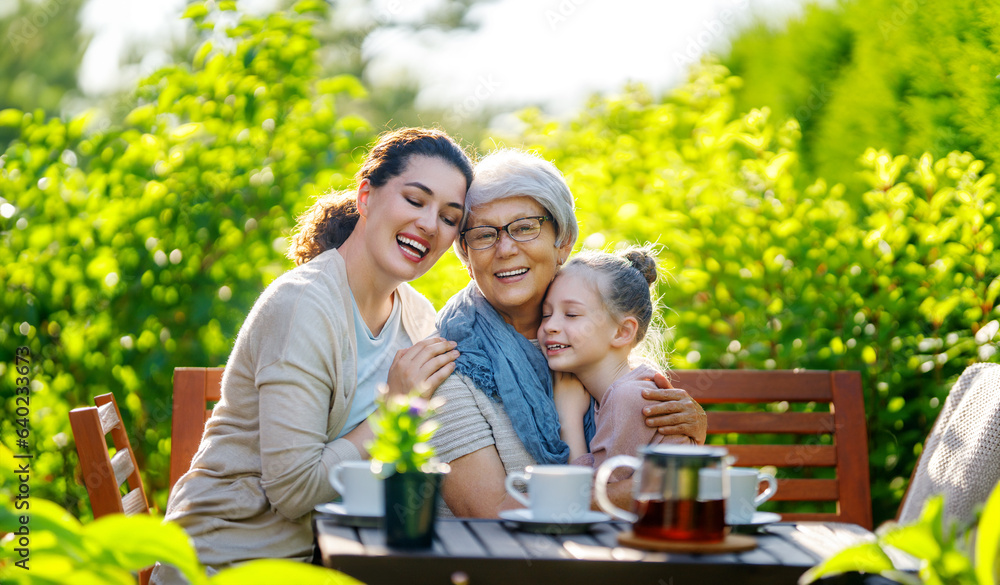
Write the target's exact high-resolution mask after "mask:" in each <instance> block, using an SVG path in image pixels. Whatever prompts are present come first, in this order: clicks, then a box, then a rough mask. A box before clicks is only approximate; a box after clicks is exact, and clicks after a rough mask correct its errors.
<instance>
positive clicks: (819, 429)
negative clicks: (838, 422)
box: [707, 411, 834, 435]
mask: <svg viewBox="0 0 1000 585" xmlns="http://www.w3.org/2000/svg"><path fill="white" fill-rule="evenodd" d="M707 414H708V432H709V433H710V434H722V433H792V434H798V435H813V434H824V433H832V432H833V430H834V416H833V414H830V413H825V412H721V411H712V412H709V413H707Z"/></svg>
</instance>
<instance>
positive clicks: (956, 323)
mask: <svg viewBox="0 0 1000 585" xmlns="http://www.w3.org/2000/svg"><path fill="white" fill-rule="evenodd" d="M739 85H740V80H739V79H738V78H735V77H732V76H730V75H729V72H728V71H727V70H726V69H725V68H724V67H722V66H721V65H718V64H714V63H706V64H704V65H703V66H701V67H700V68H696V70H695V71H694V72H693V73H692V77H691V79H690V81H689V82H688V83H687V84H686V85H685V86H683V87H681V88H679V89H677V90H676V91H674V92H672V93H671V94H670V95H668V96H667V97H666V98H665V99H662V100H655V99H653V98H652V97H651V96H650V95H649V94H648V93H646V92H645V91H644V90H643V89H642V88H640V87H631V88H629V89H628V91H627V92H626V93H624V94H623V95H621V96H618V97H613V98H607V99H595V100H594V101H592V102H591V103H590V104H589V106H588V107H587V108H586V109H585V110H584V111H583V112H582V113H581V114H580V115H579V116H578V117H576V118H575V119H574V120H573V121H571V122H570V123H568V124H565V123H559V122H556V121H553V120H547V119H545V118H544V117H543V116H540V115H539V114H538V113H537V112H527V113H525V114H524V115H523V120H524V121H525V123H526V124H527V130H526V131H525V133H524V135H523V136H521V137H518V138H516V140H518V141H523V144H524V145H525V146H527V147H529V148H536V149H538V150H539V152H541V154H542V155H543V156H545V157H546V158H549V159H551V160H553V162H554V163H555V164H556V166H557V167H559V168H560V169H561V170H562V171H563V172H564V173H565V174H566V177H567V180H568V182H569V184H570V187H571V188H572V190H573V193H574V195H575V196H576V199H577V206H578V217H579V220H580V226H581V234H582V238H583V245H584V246H588V245H589V246H593V247H608V246H612V245H615V244H629V243H637V242H638V243H642V242H657V243H659V244H661V245H663V247H664V248H665V249H664V251H663V253H662V254H661V264H662V266H663V267H664V268H665V269H666V270H667V271H669V274H670V278H669V279H667V281H668V282H666V283H664V284H659V285H658V291H657V292H658V293H659V294H660V295H661V303H662V305H663V309H662V316H663V321H664V323H665V325H666V326H668V327H670V328H671V331H670V334H671V337H672V341H671V344H670V345H671V346H672V348H673V355H672V362H673V365H674V367H678V368H691V367H701V368H718V367H723V368H732V367H738V368H758V369H774V368H777V369H791V368H809V369H821V370H826V369H830V370H832V369H846V370H860V371H862V373H863V379H864V387H865V391H866V409H867V415H868V429H869V436H870V441H869V448H870V456H871V471H872V481H873V485H872V497H873V502H874V507H875V516H876V520H884V519H886V518H890V517H893V516H894V515H895V510H896V507H897V505H898V503H899V500H900V498H901V497H902V495H903V491H904V489H905V486H906V481H907V480H908V478H909V475H910V472H911V470H912V468H913V465H914V463H915V461H916V457H917V455H918V454H919V452H920V446H921V444H922V442H923V439H924V437H925V436H926V434H927V432H928V431H929V430H930V426H931V424H932V423H933V421H934V417H935V416H936V413H937V410H938V408H939V406H940V404H941V400H942V399H943V397H944V396H945V395H946V394H947V391H948V388H949V385H950V383H951V382H952V381H953V380H954V378H955V377H956V376H957V375H958V374H960V373H961V371H962V370H963V369H964V368H965V367H966V366H967V365H969V364H971V363H974V362H976V361H985V360H996V359H997V356H996V345H995V340H994V335H995V334H996V332H997V325H998V323H997V318H998V314H1000V310H998V309H997V307H996V299H997V294H998V292H1000V257H998V256H997V254H995V253H994V242H995V241H996V234H995V232H994V230H995V228H994V226H995V225H996V221H997V197H996V194H995V190H994V187H993V183H994V178H995V177H994V176H993V175H983V174H982V171H983V166H984V165H983V162H981V161H978V160H975V159H974V158H973V157H972V156H971V155H969V154H959V153H952V154H949V155H948V156H947V157H945V158H942V159H938V160H934V159H933V158H932V157H931V156H930V155H924V156H922V157H920V158H918V159H910V158H907V157H905V156H898V157H893V156H891V155H890V154H889V153H887V152H885V151H876V150H873V149H869V150H868V151H867V152H865V154H864V156H863V157H862V158H861V160H860V161H857V162H856V163H855V165H856V168H857V169H858V170H859V171H860V172H861V173H862V174H863V176H864V177H865V180H866V181H867V183H868V189H867V190H865V191H863V192H862V193H856V194H850V196H849V194H847V193H845V189H844V187H843V186H841V185H835V186H829V185H828V184H827V183H826V182H825V181H823V180H822V179H810V178H809V177H808V175H806V174H804V173H803V172H802V171H801V169H800V165H799V162H798V159H799V144H800V128H799V125H798V123H797V122H796V121H795V120H794V119H789V120H780V121H776V120H774V119H773V117H772V116H771V114H770V112H769V110H768V109H767V108H763V109H760V110H757V109H754V110H751V111H749V112H748V113H742V114H741V113H737V110H736V108H735V97H734V90H735V89H736V88H738V87H739ZM850 200H857V201H858V203H857V204H854V203H851V202H849V201H850Z"/></svg>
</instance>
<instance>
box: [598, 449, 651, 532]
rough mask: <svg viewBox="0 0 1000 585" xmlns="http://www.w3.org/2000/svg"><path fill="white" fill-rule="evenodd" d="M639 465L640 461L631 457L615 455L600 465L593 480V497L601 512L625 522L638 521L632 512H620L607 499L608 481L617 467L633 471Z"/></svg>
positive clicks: (636, 479)
mask: <svg viewBox="0 0 1000 585" xmlns="http://www.w3.org/2000/svg"><path fill="white" fill-rule="evenodd" d="M641 465H642V461H641V460H639V458H638V457H632V456H631V455H616V456H614V457H612V458H610V459H608V460H607V461H605V462H604V463H601V466H600V467H598V468H597V476H596V477H595V478H594V495H595V496H596V497H597V505H599V506H600V507H601V509H602V510H604V511H605V512H607V513H608V514H609V515H611V516H612V517H614V518H617V519H619V520H625V521H626V522H635V521H636V520H638V519H639V517H638V516H637V515H635V514H633V513H632V512H628V511H625V510H622V509H621V508H619V507H618V506H616V505H614V504H613V503H611V499H610V498H608V480H609V479H611V473H612V472H613V471H614V470H615V469H617V468H618V467H631V468H632V469H633V470H638V469H639V467H640V466H641ZM633 481H639V478H635V479H634V480H633ZM634 485H636V486H637V485H638V484H634Z"/></svg>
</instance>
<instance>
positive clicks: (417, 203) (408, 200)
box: [406, 197, 424, 209]
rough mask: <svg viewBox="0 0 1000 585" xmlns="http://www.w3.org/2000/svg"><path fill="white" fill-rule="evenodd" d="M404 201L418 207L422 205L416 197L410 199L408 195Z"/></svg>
mask: <svg viewBox="0 0 1000 585" xmlns="http://www.w3.org/2000/svg"><path fill="white" fill-rule="evenodd" d="M406 202H407V203H409V204H410V205H412V206H414V207H416V208H418V209H419V208H421V207H423V206H424V204H423V202H422V201H418V200H416V199H410V198H409V197H407V198H406Z"/></svg>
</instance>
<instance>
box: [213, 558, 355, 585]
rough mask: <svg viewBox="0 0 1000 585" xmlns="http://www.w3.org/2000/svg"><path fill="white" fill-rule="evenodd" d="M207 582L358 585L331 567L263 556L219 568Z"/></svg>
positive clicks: (249, 584)
mask: <svg viewBox="0 0 1000 585" xmlns="http://www.w3.org/2000/svg"><path fill="white" fill-rule="evenodd" d="M208 582H209V584H210V585H272V584H274V583H296V584H299V585H360V584H361V581H358V580H357V579H354V578H353V577H349V576H347V575H345V574H343V573H339V572H337V571H334V570H333V569H324V568H321V567H317V566H315V565H308V564H305V563H300V562H296V561H286V560H278V559H266V560H259V561H250V562H249V563H245V564H242V565H240V566H238V567H234V568H232V569H223V570H222V571H219V573H218V574H217V575H214V576H213V577H212V578H211V579H210V580H209V581H208Z"/></svg>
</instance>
